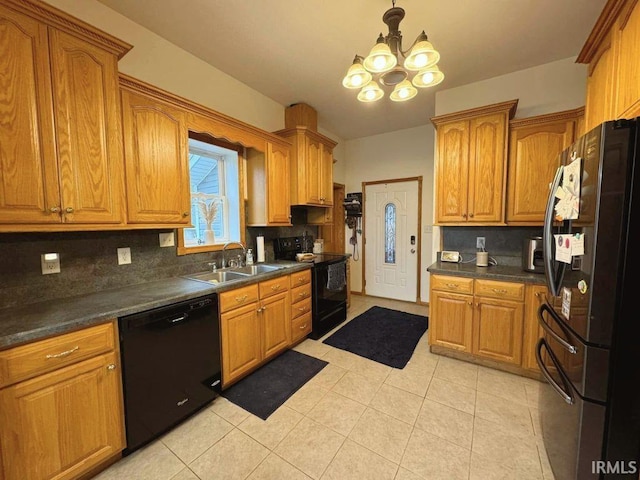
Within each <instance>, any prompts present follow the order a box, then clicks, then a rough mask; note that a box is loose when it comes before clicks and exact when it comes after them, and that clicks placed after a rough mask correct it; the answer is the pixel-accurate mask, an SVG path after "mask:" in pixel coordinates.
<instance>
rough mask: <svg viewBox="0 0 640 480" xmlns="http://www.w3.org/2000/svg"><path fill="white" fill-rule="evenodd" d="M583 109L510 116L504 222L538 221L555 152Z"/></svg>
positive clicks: (555, 160)
mask: <svg viewBox="0 0 640 480" xmlns="http://www.w3.org/2000/svg"><path fill="white" fill-rule="evenodd" d="M583 111H584V109H583V108H578V109H575V110H567V111H565V112H557V113H552V114H547V115H539V116H536V117H529V118H521V119H515V120H511V122H510V124H509V161H508V172H507V185H508V190H507V223H508V224H510V225H542V224H543V223H544V213H545V209H546V206H547V197H548V193H549V192H548V189H546V188H542V187H544V186H545V185H547V184H548V183H550V182H551V181H552V180H553V177H554V175H555V173H556V170H557V169H558V167H559V166H560V159H559V154H560V153H561V152H562V150H564V149H565V148H567V147H568V146H569V145H571V143H572V142H573V141H574V140H575V138H576V129H577V123H578V120H579V118H580V117H581V116H582V113H583Z"/></svg>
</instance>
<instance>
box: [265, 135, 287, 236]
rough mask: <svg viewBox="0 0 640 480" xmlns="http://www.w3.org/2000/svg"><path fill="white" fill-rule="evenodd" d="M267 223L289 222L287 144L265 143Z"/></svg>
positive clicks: (284, 223)
mask: <svg viewBox="0 0 640 480" xmlns="http://www.w3.org/2000/svg"><path fill="white" fill-rule="evenodd" d="M267 165H268V168H267V185H266V188H267V223H268V224H269V225H275V224H282V225H285V226H286V225H290V224H291V213H290V212H291V199H290V198H291V196H290V189H289V181H290V180H289V179H290V176H291V168H290V160H289V146H288V145H286V146H285V145H280V144H274V143H272V142H269V143H267Z"/></svg>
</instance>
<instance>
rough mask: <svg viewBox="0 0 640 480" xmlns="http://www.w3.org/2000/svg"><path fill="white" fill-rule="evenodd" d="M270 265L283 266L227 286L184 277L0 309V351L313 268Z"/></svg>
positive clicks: (305, 265) (301, 265)
mask: <svg viewBox="0 0 640 480" xmlns="http://www.w3.org/2000/svg"><path fill="white" fill-rule="evenodd" d="M275 263H278V264H281V265H282V266H284V267H285V268H283V269H279V270H275V271H273V272H268V273H262V274H259V275H252V276H247V277H245V278H242V279H238V280H233V281H230V282H224V283H218V284H211V283H207V282H202V281H198V280H192V279H189V278H186V277H173V278H166V279H163V280H157V281H153V282H147V283H141V284H137V285H127V286H126V287H122V288H117V289H113V290H105V291H102V292H96V293H91V294H87V295H79V296H75V297H68V298H61V299H59V300H56V301H47V302H38V303H32V304H29V305H24V306H20V307H9V308H4V309H0V350H1V349H5V348H8V347H13V346H17V345H20V344H23V343H28V342H33V341H35V340H40V339H43V338H46V337H50V336H53V335H59V334H62V333H67V332H71V331H73V330H77V329H80V328H84V327H89V326H91V325H96V324H99V323H103V322H106V321H108V320H111V319H113V318H117V317H121V316H124V315H130V314H132V313H138V312H142V311H145V310H150V309H152V308H156V307H163V306H165V305H170V304H172V303H176V302H180V301H183V300H190V299H193V298H197V297H200V296H203V295H208V294H211V293H219V292H224V291H226V290H232V289H234V288H238V287H242V286H244V285H249V284H251V283H256V282H259V281H262V280H267V279H270V278H275V277H279V276H281V275H288V274H290V273H293V272H296V271H299V270H305V269H309V268H311V267H312V265H311V264H308V263H299V262H284V261H282V262H275Z"/></svg>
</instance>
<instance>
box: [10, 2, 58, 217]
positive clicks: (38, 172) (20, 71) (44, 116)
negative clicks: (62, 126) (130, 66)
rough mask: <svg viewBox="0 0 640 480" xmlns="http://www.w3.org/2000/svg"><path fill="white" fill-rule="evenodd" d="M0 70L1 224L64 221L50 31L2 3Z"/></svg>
mask: <svg viewBox="0 0 640 480" xmlns="http://www.w3.org/2000/svg"><path fill="white" fill-rule="evenodd" d="M0 72H2V78H4V79H6V81H7V82H9V85H5V86H3V87H2V88H3V94H2V100H1V101H0V223H6V224H19V223H60V215H59V214H58V213H53V212H51V210H50V209H59V207H60V196H59V192H58V165H57V161H56V151H55V135H54V132H53V117H52V108H53V107H52V105H53V102H52V99H51V77H50V67H49V46H48V39H47V27H46V26H45V25H44V24H42V23H40V22H38V21H36V20H34V19H32V18H30V17H27V16H24V15H20V14H18V13H15V12H14V11H13V10H9V9H7V8H5V7H4V6H2V5H0ZM7 89H9V90H10V94H8V93H9V90H7Z"/></svg>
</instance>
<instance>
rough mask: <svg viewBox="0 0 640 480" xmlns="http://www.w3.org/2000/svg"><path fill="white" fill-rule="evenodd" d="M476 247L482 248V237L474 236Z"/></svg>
mask: <svg viewBox="0 0 640 480" xmlns="http://www.w3.org/2000/svg"><path fill="white" fill-rule="evenodd" d="M476 248H477V249H479V250H484V237H476Z"/></svg>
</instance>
